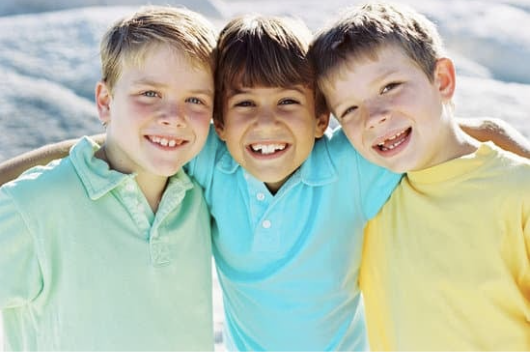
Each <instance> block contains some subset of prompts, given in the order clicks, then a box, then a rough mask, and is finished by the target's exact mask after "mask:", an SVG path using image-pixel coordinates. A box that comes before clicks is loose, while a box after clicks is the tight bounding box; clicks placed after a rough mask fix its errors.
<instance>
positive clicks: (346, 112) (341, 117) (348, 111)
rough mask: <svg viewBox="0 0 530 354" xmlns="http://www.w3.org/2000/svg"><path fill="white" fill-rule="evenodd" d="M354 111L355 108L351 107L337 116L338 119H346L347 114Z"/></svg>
mask: <svg viewBox="0 0 530 354" xmlns="http://www.w3.org/2000/svg"><path fill="white" fill-rule="evenodd" d="M356 110H357V106H351V107H348V108H346V109H345V110H344V112H342V114H341V115H340V116H339V119H344V117H346V116H347V115H348V114H351V113H353V112H355V111H356Z"/></svg>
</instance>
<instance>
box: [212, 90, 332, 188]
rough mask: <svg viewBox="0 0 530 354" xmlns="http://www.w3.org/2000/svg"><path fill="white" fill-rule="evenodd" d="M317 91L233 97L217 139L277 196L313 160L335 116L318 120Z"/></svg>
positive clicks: (245, 92) (229, 95)
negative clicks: (329, 121)
mask: <svg viewBox="0 0 530 354" xmlns="http://www.w3.org/2000/svg"><path fill="white" fill-rule="evenodd" d="M313 96H314V94H313V90H311V89H309V88H307V87H304V86H301V85H297V86H294V87H292V88H281V87H274V88H267V87H252V88H240V89H237V90H230V91H229V92H227V95H226V98H225V104H224V110H223V119H224V123H222V124H221V123H216V129H217V133H218V134H219V136H220V137H221V139H222V140H224V141H225V142H226V144H227V147H228V150H229V151H230V154H231V155H232V157H233V158H234V159H235V160H236V161H237V162H238V163H239V164H240V165H241V166H242V167H243V168H244V169H245V170H247V171H248V172H249V173H250V174H252V175H253V176H254V177H256V178H258V179H259V180H261V181H263V182H265V183H266V184H267V186H268V188H269V189H270V190H271V191H272V192H276V191H277V190H278V189H279V188H280V187H281V186H282V185H283V183H285V181H286V180H287V179H288V178H289V176H291V174H292V173H293V172H294V171H295V170H296V169H297V168H298V167H300V166H301V165H302V163H303V162H304V161H305V160H306V159H307V157H308V156H309V154H310V153H311V150H312V149H313V146H314V144H315V138H319V137H321V136H322V135H323V134H324V131H325V130H326V127H327V124H328V119H329V115H327V114H323V115H321V116H319V117H318V118H317V117H315V104H314V99H313Z"/></svg>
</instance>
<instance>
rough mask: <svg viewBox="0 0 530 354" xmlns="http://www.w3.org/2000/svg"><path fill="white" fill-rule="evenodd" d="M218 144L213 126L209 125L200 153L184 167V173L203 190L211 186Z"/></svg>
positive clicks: (218, 140)
mask: <svg viewBox="0 0 530 354" xmlns="http://www.w3.org/2000/svg"><path fill="white" fill-rule="evenodd" d="M220 143H221V141H220V139H219V137H218V136H217V133H216V132H215V129H214V127H213V124H210V132H209V133H208V139H207V140H206V143H205V144H204V147H203V148H202V150H201V152H199V154H198V155H197V156H196V157H195V158H194V159H192V160H191V161H190V162H189V163H188V164H186V165H185V166H184V170H185V171H186V173H187V174H188V175H189V176H190V177H193V178H195V180H196V181H197V182H198V183H199V184H200V185H201V187H203V188H207V187H208V186H209V185H210V184H211V180H212V176H213V169H214V166H215V159H216V156H217V151H218V148H219V146H220Z"/></svg>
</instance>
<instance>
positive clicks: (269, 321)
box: [187, 16, 400, 351]
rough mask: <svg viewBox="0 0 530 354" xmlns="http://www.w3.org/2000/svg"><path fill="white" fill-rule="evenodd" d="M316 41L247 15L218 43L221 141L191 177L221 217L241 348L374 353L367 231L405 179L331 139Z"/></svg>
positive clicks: (219, 251)
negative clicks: (367, 310)
mask: <svg viewBox="0 0 530 354" xmlns="http://www.w3.org/2000/svg"><path fill="white" fill-rule="evenodd" d="M310 40H311V33H310V31H309V30H308V29H307V27H305V26H304V25H303V24H301V23H299V22H296V21H292V20H288V19H278V18H264V17H256V16H245V17H242V18H238V19H235V20H233V21H231V22H230V23H229V24H228V25H227V26H226V27H225V28H224V29H223V30H222V32H221V36H220V38H219V41H218V54H219V57H218V62H217V68H218V69H217V71H216V89H217V90H216V112H215V115H214V118H215V128H216V130H217V133H218V135H217V134H215V133H214V132H211V134H210V135H209V137H208V141H207V143H206V146H205V148H204V149H203V151H202V152H201V153H200V154H199V155H198V157H197V158H196V159H194V160H192V162H190V163H189V164H188V167H187V169H188V172H189V173H190V174H191V175H193V176H194V177H195V178H196V179H197V181H198V182H199V183H200V184H201V185H202V186H203V187H204V189H205V197H206V200H207V202H208V204H209V206H210V208H211V209H210V210H211V214H212V216H213V229H212V232H213V251H214V256H215V259H216V264H217V270H218V273H219V279H220V282H221V285H222V288H223V297H224V305H225V306H224V307H225V320H226V326H225V342H226V346H227V348H228V349H230V350H253V351H261V350H271V351H291V350H292V351H314V350H320V351H324V350H350V351H353V350H365V349H367V346H366V334H365V329H364V319H363V316H364V314H363V311H362V306H361V300H360V295H359V289H358V285H357V277H358V271H359V265H360V252H361V244H362V230H363V227H364V225H365V223H366V221H367V220H368V219H369V218H371V217H372V216H374V215H375V214H376V213H377V211H378V210H379V209H380V207H381V205H382V204H383V203H384V202H385V201H386V199H387V197H388V195H389V194H390V193H391V191H392V189H393V188H394V186H395V185H396V184H397V182H398V181H399V179H400V175H397V174H393V173H390V172H388V171H386V170H384V169H382V168H379V167H377V166H375V165H373V164H371V163H369V162H368V161H366V160H364V159H363V158H362V157H361V156H360V155H359V154H358V153H357V152H356V151H355V150H354V149H353V148H352V147H351V145H350V143H349V142H348V140H347V139H346V137H345V136H344V135H343V133H342V132H341V131H340V130H339V131H336V132H334V134H333V135H329V136H327V135H324V130H325V129H326V127H327V124H328V119H329V114H328V112H327V109H326V107H325V104H324V102H323V100H322V97H321V96H320V95H319V94H318V92H316V91H315V90H314V88H315V84H314V82H313V77H314V76H313V69H312V66H311V65H310V63H309V62H308V60H307V58H306V52H307V47H308V44H309V41H310ZM219 137H220V138H221V139H220V138H219Z"/></svg>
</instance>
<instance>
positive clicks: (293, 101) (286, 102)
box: [278, 98, 300, 106]
mask: <svg viewBox="0 0 530 354" xmlns="http://www.w3.org/2000/svg"><path fill="white" fill-rule="evenodd" d="M298 103H300V102H298V101H297V100H293V99H291V98H285V99H282V100H280V102H278V104H279V105H280V106H284V105H290V104H298Z"/></svg>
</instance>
